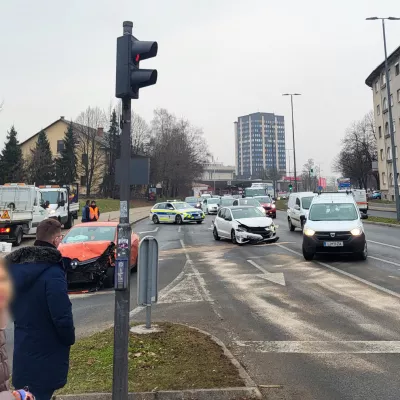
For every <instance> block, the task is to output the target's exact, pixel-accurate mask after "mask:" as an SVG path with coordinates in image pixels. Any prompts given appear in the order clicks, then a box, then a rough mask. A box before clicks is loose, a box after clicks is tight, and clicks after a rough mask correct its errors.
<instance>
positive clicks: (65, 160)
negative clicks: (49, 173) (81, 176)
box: [56, 122, 78, 184]
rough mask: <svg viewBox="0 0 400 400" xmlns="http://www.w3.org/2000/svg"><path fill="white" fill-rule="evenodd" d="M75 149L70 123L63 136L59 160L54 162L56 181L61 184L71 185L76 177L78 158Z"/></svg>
mask: <svg viewBox="0 0 400 400" xmlns="http://www.w3.org/2000/svg"><path fill="white" fill-rule="evenodd" d="M75 149H76V140H75V136H74V129H73V125H72V122H70V124H69V126H68V130H67V131H66V132H65V136H64V148H63V149H62V151H61V155H60V158H58V159H57V160H56V179H57V182H59V183H61V184H68V183H73V182H75V181H76V179H77V177H78V173H77V164H78V158H77V156H76V153H75Z"/></svg>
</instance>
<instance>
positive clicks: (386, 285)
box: [71, 212, 400, 400]
mask: <svg viewBox="0 0 400 400" xmlns="http://www.w3.org/2000/svg"><path fill="white" fill-rule="evenodd" d="M284 217H285V213H283V212H278V218H277V219H276V224H277V225H279V228H278V234H279V236H280V240H279V242H278V243H276V244H273V245H245V246H236V245H233V244H232V243H230V242H229V241H219V242H216V241H215V240H214V239H213V236H212V220H213V218H214V217H212V216H208V217H207V219H206V222H205V223H204V224H202V225H197V224H195V225H184V226H176V225H156V226H155V225H153V224H152V223H150V222H149V221H148V220H146V221H142V222H140V223H138V224H137V225H136V226H135V231H136V232H143V233H142V234H141V236H144V235H146V234H149V235H154V236H155V237H156V238H157V239H158V241H159V246H160V282H159V283H160V289H161V292H160V295H159V303H158V304H157V305H155V306H154V311H153V316H154V320H168V321H176V322H180V323H186V324H189V325H193V326H196V327H198V328H201V329H204V330H206V331H209V332H210V333H212V334H214V335H215V336H217V337H219V338H220V339H221V340H222V341H224V342H225V343H226V345H227V346H228V347H229V348H230V349H231V351H232V352H233V353H234V354H235V356H236V357H237V358H238V360H239V361H240V362H241V363H242V364H243V365H244V366H245V368H246V369H247V371H248V372H249V374H250V376H251V377H252V378H253V379H254V381H255V382H256V384H258V385H267V386H268V385H281V387H280V388H274V387H270V388H268V389H262V390H263V394H265V396H266V397H265V398H268V399H301V400H307V399H318V400H319V399H324V400H329V399H335V400H336V399H360V400H361V399H363V400H364V399H398V397H399V396H398V393H399V392H400V381H399V379H398V376H397V375H398V371H399V370H400V357H399V353H400V339H399V337H400V270H399V269H400V229H395V228H387V227H381V226H375V225H366V231H367V239H368V247H369V258H368V260H367V261H364V262H363V261H355V260H353V259H351V258H340V257H335V258H331V257H328V258H327V257H324V258H317V259H316V260H315V261H313V262H305V261H304V259H303V257H302V255H301V240H302V234H301V232H300V231H297V230H296V231H295V232H290V231H289V230H288V228H287V226H286V221H285V218H284ZM135 297H136V281H135V274H133V275H132V282H131V309H132V311H131V317H132V319H134V320H138V321H143V320H144V313H143V310H141V309H140V308H135V307H136V304H135ZM71 300H72V304H73V312H74V318H75V324H76V327H77V333H78V335H79V336H81V335H86V334H89V333H91V332H93V331H96V330H98V329H100V328H103V327H106V326H108V325H110V324H111V323H112V321H113V311H114V296H113V292H112V291H106V292H99V293H96V294H81V295H73V296H71Z"/></svg>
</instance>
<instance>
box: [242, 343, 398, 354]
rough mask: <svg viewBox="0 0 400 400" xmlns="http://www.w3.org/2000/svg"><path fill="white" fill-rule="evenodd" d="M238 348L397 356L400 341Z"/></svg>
mask: <svg viewBox="0 0 400 400" xmlns="http://www.w3.org/2000/svg"><path fill="white" fill-rule="evenodd" d="M234 343H235V344H236V345H237V346H239V347H246V348H247V349H251V350H252V351H254V352H257V353H303V354H313V353H317V354H324V353H325V354H343V353H353V354H385V353H386V354H387V353H392V354H399V353H400V341H398V340H388V341H384V340H379V341H363V340H353V341H318V340H315V341H272V342H261V341H254V342H252V341H236V342H234Z"/></svg>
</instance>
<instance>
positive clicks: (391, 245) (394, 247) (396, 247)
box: [367, 240, 400, 250]
mask: <svg viewBox="0 0 400 400" xmlns="http://www.w3.org/2000/svg"><path fill="white" fill-rule="evenodd" d="M367 242H370V243H375V244H380V245H381V246H386V247H391V248H393V249H399V250H400V246H394V245H393V244H387V243H381V242H375V241H374V240H367Z"/></svg>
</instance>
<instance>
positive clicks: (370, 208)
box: [368, 203, 396, 212]
mask: <svg viewBox="0 0 400 400" xmlns="http://www.w3.org/2000/svg"><path fill="white" fill-rule="evenodd" d="M368 209H369V210H372V211H387V212H396V207H392V205H391V204H389V205H388V207H382V206H380V207H375V206H374V205H372V206H371V203H370V205H369V206H368Z"/></svg>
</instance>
